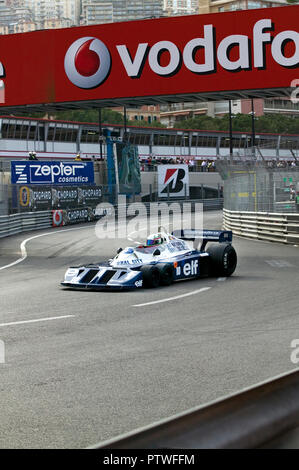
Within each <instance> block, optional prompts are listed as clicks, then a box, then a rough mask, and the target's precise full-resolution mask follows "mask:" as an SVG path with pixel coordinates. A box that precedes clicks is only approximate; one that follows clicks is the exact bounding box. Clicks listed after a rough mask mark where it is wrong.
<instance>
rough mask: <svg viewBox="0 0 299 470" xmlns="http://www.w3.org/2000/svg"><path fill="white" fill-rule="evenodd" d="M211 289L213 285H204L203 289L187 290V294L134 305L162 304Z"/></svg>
mask: <svg viewBox="0 0 299 470" xmlns="http://www.w3.org/2000/svg"><path fill="white" fill-rule="evenodd" d="M209 289H211V287H202V288H201V289H197V290H193V291H192V292H187V294H181V295H176V296H175V297H168V298H167V299H161V300H153V301H152V302H146V303H144V304H136V305H132V307H145V306H147V305H154V304H160V303H162V302H170V301H171V300H176V299H182V298H183V297H189V295H195V294H199V293H200V292H204V291H206V290H209Z"/></svg>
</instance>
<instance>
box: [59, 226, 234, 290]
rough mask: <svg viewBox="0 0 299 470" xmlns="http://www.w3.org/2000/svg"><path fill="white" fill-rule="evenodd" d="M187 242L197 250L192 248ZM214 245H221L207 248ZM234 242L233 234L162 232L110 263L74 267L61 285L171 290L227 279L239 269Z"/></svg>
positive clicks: (83, 287)
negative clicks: (186, 282)
mask: <svg viewBox="0 0 299 470" xmlns="http://www.w3.org/2000/svg"><path fill="white" fill-rule="evenodd" d="M160 230H161V229H160ZM187 240H189V241H193V242H194V245H195V246H193V247H190V246H189V244H188V243H187V242H186V241H187ZM210 241H214V242H215V241H217V242H218V243H217V244H212V245H210V246H208V247H206V245H207V243H208V242H210ZM199 242H200V248H199V249H198V248H197V247H198V246H199ZM231 242H232V232H230V231H220V230H203V231H199V230H193V229H191V230H178V231H174V232H172V233H167V232H165V231H160V232H159V233H157V234H154V235H151V236H149V237H148V238H147V240H146V244H145V245H139V246H135V247H127V248H125V249H122V248H119V249H118V251H117V254H116V256H115V257H114V258H113V259H111V260H109V261H108V262H107V263H101V264H100V263H99V264H97V263H96V264H88V265H86V266H84V265H83V266H74V267H70V268H69V269H68V270H67V271H66V273H65V278H64V281H63V282H62V283H61V285H62V286H64V287H70V288H73V289H74V288H75V289H92V290H103V289H136V288H141V287H158V286H159V285H162V286H168V285H170V284H171V283H172V282H174V281H180V280H183V279H192V278H201V277H207V276H225V277H227V276H230V275H231V274H233V272H234V271H235V268H236V265H237V254H236V251H235V249H234V248H233V246H232V245H231ZM196 246H197V247H196Z"/></svg>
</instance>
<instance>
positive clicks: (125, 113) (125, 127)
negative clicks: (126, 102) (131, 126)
mask: <svg viewBox="0 0 299 470" xmlns="http://www.w3.org/2000/svg"><path fill="white" fill-rule="evenodd" d="M123 140H124V141H125V142H126V141H127V107H126V106H124V138H123Z"/></svg>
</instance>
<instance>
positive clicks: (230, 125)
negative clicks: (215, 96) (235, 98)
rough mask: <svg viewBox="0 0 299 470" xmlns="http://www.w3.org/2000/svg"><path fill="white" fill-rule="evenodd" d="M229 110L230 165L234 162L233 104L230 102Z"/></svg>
mask: <svg viewBox="0 0 299 470" xmlns="http://www.w3.org/2000/svg"><path fill="white" fill-rule="evenodd" d="M228 109H229V159H230V163H232V162H233V120H232V102H231V100H229V101H228Z"/></svg>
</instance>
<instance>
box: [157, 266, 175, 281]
mask: <svg viewBox="0 0 299 470" xmlns="http://www.w3.org/2000/svg"><path fill="white" fill-rule="evenodd" d="M158 268H159V271H160V284H161V285H162V286H170V284H171V283H172V282H173V266H172V265H171V264H169V263H162V264H158Z"/></svg>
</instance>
